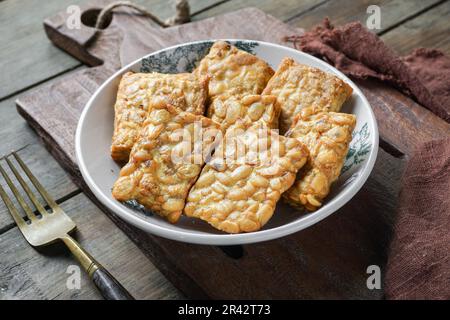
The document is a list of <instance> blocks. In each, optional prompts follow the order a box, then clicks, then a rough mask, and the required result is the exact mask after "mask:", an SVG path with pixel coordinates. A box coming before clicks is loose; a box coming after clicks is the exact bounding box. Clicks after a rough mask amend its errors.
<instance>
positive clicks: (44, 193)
mask: <svg viewBox="0 0 450 320" xmlns="http://www.w3.org/2000/svg"><path fill="white" fill-rule="evenodd" d="M12 155H13V156H14V158H16V160H17V162H18V163H19V165H20V167H21V168H22V169H23V171H24V172H25V173H26V174H27V176H28V178H29V179H30V181H31V182H32V183H33V185H34V186H35V187H36V189H37V190H38V191H39V193H40V194H41V196H42V198H44V200H45V201H47V203H48V205H49V206H50V208H52V209H53V210H56V209H58V208H59V206H58V204H57V203H56V201H55V200H53V198H52V197H51V196H50V195H49V194H48V193H47V191H46V190H45V188H44V187H43V186H42V185H41V184H40V182H39V181H38V180H37V179H36V177H35V176H34V175H33V174H32V173H31V171H30V169H28V167H27V166H26V164H25V163H24V162H23V161H22V159H21V158H20V157H19V155H18V154H17V153H16V152H15V151H14V152H13V153H12Z"/></svg>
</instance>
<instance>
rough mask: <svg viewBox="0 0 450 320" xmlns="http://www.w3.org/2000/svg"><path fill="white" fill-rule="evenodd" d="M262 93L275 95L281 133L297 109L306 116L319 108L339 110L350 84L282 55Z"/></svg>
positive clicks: (349, 90) (350, 92)
mask: <svg viewBox="0 0 450 320" xmlns="http://www.w3.org/2000/svg"><path fill="white" fill-rule="evenodd" d="M263 94H270V95H274V96H276V97H277V98H278V102H279V103H280V105H281V115H280V132H281V133H282V134H284V133H285V132H286V131H287V130H288V129H289V128H290V126H291V124H292V121H293V120H294V117H295V116H296V115H297V114H299V113H301V114H303V115H304V116H306V115H310V114H315V113H318V112H321V111H335V112H337V111H339V110H340V108H341V106H342V104H343V103H344V102H345V100H347V98H348V97H350V96H351V94H352V88H351V87H350V86H349V85H348V84H346V83H345V82H344V81H342V80H341V79H339V78H338V77H336V76H334V75H332V74H330V73H326V72H323V71H321V70H319V69H317V68H313V67H310V66H306V65H303V64H299V63H296V62H295V61H294V60H293V59H291V58H284V59H283V61H281V64H280V66H279V67H278V70H277V71H276V73H275V75H274V76H273V77H272V79H270V81H269V83H268V84H267V87H266V88H265V89H264V91H263Z"/></svg>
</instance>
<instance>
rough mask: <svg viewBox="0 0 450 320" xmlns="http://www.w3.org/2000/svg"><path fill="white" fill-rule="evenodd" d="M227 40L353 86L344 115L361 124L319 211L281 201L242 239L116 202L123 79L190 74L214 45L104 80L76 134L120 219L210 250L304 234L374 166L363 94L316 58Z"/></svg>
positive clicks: (183, 49) (180, 49) (95, 188)
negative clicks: (114, 143) (115, 153)
mask: <svg viewBox="0 0 450 320" xmlns="http://www.w3.org/2000/svg"><path fill="white" fill-rule="evenodd" d="M227 41H229V42H230V43H232V44H234V45H236V46H238V47H239V48H240V49H243V50H246V51H248V52H251V53H253V54H255V55H257V56H258V57H260V58H262V59H264V60H265V61H267V62H268V63H269V64H270V65H271V66H272V67H273V68H274V69H276V68H277V67H278V64H279V63H280V61H281V59H282V58H284V57H291V58H293V59H294V60H296V61H297V62H300V63H303V64H307V65H310V66H313V67H317V68H320V69H322V70H324V71H327V72H330V73H334V74H336V75H337V76H338V77H340V78H341V79H343V80H345V81H346V82H347V83H348V84H350V85H351V86H352V88H353V96H352V98H351V99H349V101H347V102H346V104H345V105H344V106H343V109H342V111H343V112H347V113H353V114H355V115H356V116H357V124H356V129H355V131H354V136H353V140H352V142H351V145H350V151H349V154H348V156H347V160H346V162H345V165H344V168H343V171H342V174H341V176H340V178H339V179H338V181H337V182H336V183H335V184H334V185H333V187H332V192H331V194H330V195H329V196H328V198H327V199H326V201H325V203H324V205H323V206H322V207H321V208H320V209H319V210H317V211H315V212H313V213H309V214H301V213H299V212H297V211H296V210H295V209H293V208H291V207H290V206H288V205H285V204H283V203H282V202H279V204H278V205H277V210H276V212H275V214H274V216H273V217H272V219H271V220H270V221H269V223H267V224H266V225H265V226H264V228H263V229H262V230H260V231H258V232H252V233H244V234H225V233H222V232H220V231H217V230H215V229H214V228H213V227H211V226H209V225H208V224H206V223H204V222H203V221H200V220H197V219H191V218H187V217H182V218H181V219H180V221H179V222H178V223H177V224H170V223H168V222H166V221H165V220H164V219H162V218H160V217H159V216H157V215H152V214H151V213H148V212H144V211H143V210H137V209H136V208H130V207H128V206H125V205H124V204H122V203H120V202H118V201H116V200H115V199H113V198H112V196H111V188H112V185H113V184H114V181H115V180H116V178H117V176H118V174H119V170H120V168H119V166H118V165H117V164H116V163H115V162H114V161H113V160H112V159H111V157H110V144H111V136H112V132H113V119H114V108H113V106H114V103H115V97H116V93H117V87H118V84H119V81H120V78H121V75H122V74H124V73H125V72H127V71H135V72H152V71H156V72H163V73H179V72H185V71H191V70H192V69H193V68H194V67H195V64H196V63H197V62H198V61H199V60H200V59H201V58H202V57H203V56H204V55H205V54H206V53H207V52H208V50H209V48H210V47H211V45H212V43H213V42H214V41H212V40H211V41H199V42H191V43H185V44H181V45H178V46H174V47H170V48H167V49H164V50H160V51H157V52H154V53H152V54H149V55H148V56H145V57H143V58H141V59H139V60H136V61H135V62H133V63H131V64H129V65H128V66H126V67H124V68H122V69H121V70H120V71H118V72H116V73H115V74H114V75H113V76H112V77H110V78H109V79H108V80H107V81H105V83H103V84H102V85H101V86H100V88H98V90H97V91H96V92H95V93H94V95H93V96H92V97H91V99H90V100H89V102H88V103H87V105H86V107H85V109H84V111H83V113H82V115H81V118H80V121H79V123H78V128H77V133H76V155H77V159H78V165H79V167H80V170H81V173H82V175H83V178H84V179H85V180H86V183H87V184H88V186H89V187H90V188H91V190H92V192H93V193H94V194H95V196H96V197H97V198H98V199H99V200H100V201H101V202H102V203H103V204H104V205H105V206H106V207H108V208H109V209H110V210H111V211H113V212H114V213H116V214H117V215H119V216H120V217H121V218H122V219H124V220H125V221H127V222H129V223H131V224H133V225H135V226H137V227H139V228H141V229H143V230H146V231H148V232H150V233H152V234H155V235H158V236H161V237H165V238H169V239H174V240H179V241H184V242H191V243H199V244H210V245H232V244H244V243H252V242H259V241H265V240H270V239H275V238H279V237H282V236H285V235H288V234H291V233H294V232H297V231H300V230H302V229H305V228H306V227H309V226H311V225H313V224H314V223H316V222H318V221H320V220H322V219H324V218H326V217H327V216H329V215H330V214H331V213H333V212H335V211H336V210H338V209H339V208H340V207H342V206H343V205H344V204H345V203H346V202H348V201H349V200H350V199H351V198H352V197H353V196H354V195H355V194H356V192H357V191H358V190H359V189H360V188H361V187H362V185H363V184H364V182H365V181H366V180H367V178H368V176H369V174H370V172H371V170H372V168H373V165H374V163H375V159H376V155H377V150H378V129H377V124H376V121H375V117H374V114H373V112H372V109H371V107H370V105H369V103H368V102H367V99H366V98H365V97H364V95H363V94H362V92H361V90H360V89H359V88H358V87H357V86H356V85H355V84H354V83H353V82H352V81H351V80H350V79H348V78H347V77H346V76H345V75H344V74H342V73H341V72H339V71H338V70H336V69H335V68H333V67H332V66H330V65H328V64H327V63H325V62H323V61H321V60H319V59H317V58H315V57H312V56H310V55H308V54H305V53H302V52H300V51H297V50H294V49H290V48H287V47H283V46H280V45H276V44H272V43H267V42H260V41H251V40H227Z"/></svg>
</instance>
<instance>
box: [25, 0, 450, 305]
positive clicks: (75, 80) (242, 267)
mask: <svg viewBox="0 0 450 320" xmlns="http://www.w3.org/2000/svg"><path fill="white" fill-rule="evenodd" d="M231 1H232V0H231ZM274 8H275V6H274ZM250 13H251V14H249V11H245V12H244V13H243V12H242V11H240V13H239V12H238V13H235V14H232V15H234V16H232V17H228V18H227V19H230V20H227V19H225V18H223V17H217V18H215V20H209V21H206V22H204V23H205V24H204V25H203V24H202V23H203V21H202V22H198V23H197V24H189V25H183V26H180V27H176V28H173V29H166V30H164V31H162V30H159V29H155V28H153V29H151V31H152V32H151V33H150V35H149V38H148V39H147V40H148V43H149V45H150V46H153V47H151V48H153V50H156V49H158V48H161V47H165V46H168V45H170V44H173V43H174V42H175V43H176V42H177V41H178V42H184V41H188V40H192V39H201V37H211V38H216V37H220V36H216V35H222V34H226V35H228V36H229V35H230V34H231V35H233V36H236V37H248V33H247V34H242V33H241V32H250V31H249V30H251V32H253V34H251V36H253V37H254V39H264V40H267V39H268V41H272V42H277V39H278V40H279V39H281V38H282V36H284V35H286V34H289V32H294V31H295V30H293V29H290V28H287V27H283V26H282V25H280V24H279V23H278V24H277V23H275V21H274V20H273V19H270V22H267V21H268V20H266V19H267V17H264V16H263V15H261V12H259V13H258V12H257V11H253V12H250ZM239 14H240V15H239ZM252 15H259V16H258V18H257V19H254V21H256V22H255V23H254V24H251V25H248V24H247V23H246V21H247V20H248V17H249V16H252ZM199 16H200V15H199ZM252 17H254V16H252ZM220 19H224V20H222V22H221V20H220ZM49 21H50V23H49V26H50V27H52V25H51V23H53V26H55V25H56V23H57V19H55V20H53V21H51V19H50V20H49ZM125 21H128V22H129V21H130V20H127V17H126V15H118V16H116V17H115V19H114V20H113V23H112V24H111V25H110V27H108V29H107V30H105V32H103V34H102V37H101V38H99V40H100V41H98V42H95V43H94V44H93V45H92V46H90V47H89V48H84V47H83V35H74V34H73V33H70V32H68V31H67V30H63V29H58V28H55V35H56V34H59V35H61V37H56V36H55V37H54V38H53V41H55V42H58V43H59V45H60V46H61V47H64V48H66V50H73V48H74V47H73V45H75V48H77V50H78V51H76V50H75V51H71V52H72V54H74V53H77V52H78V53H77V54H78V58H79V59H85V58H86V57H87V56H90V57H91V58H92V57H96V58H97V59H99V60H101V61H105V64H104V65H102V66H101V67H96V68H91V69H86V70H82V71H80V72H77V73H75V74H73V75H71V76H70V77H65V78H62V79H61V80H60V81H58V83H55V84H53V85H52V86H47V87H43V88H41V89H39V90H36V91H34V92H33V93H30V94H27V95H26V96H24V97H22V98H21V99H19V100H18V102H17V103H18V110H19V112H20V113H21V114H22V115H23V116H24V117H25V118H26V119H27V121H28V122H29V123H30V125H31V126H32V127H33V128H35V129H36V131H37V132H38V134H39V135H40V136H41V137H42V139H43V140H44V142H45V144H46V146H47V148H49V150H50V152H51V153H52V154H53V155H54V156H55V157H56V158H57V159H58V161H59V162H60V163H61V164H62V165H63V167H64V168H66V169H67V170H69V172H70V173H71V175H72V176H73V178H74V181H75V182H76V183H77V184H79V186H80V187H81V188H83V189H84V190H86V191H87V194H88V195H89V196H90V197H92V199H95V198H94V197H93V196H92V194H91V193H90V192H89V191H88V190H87V188H86V186H85V185H84V182H83V180H82V179H81V178H80V176H79V173H78V170H77V167H76V164H75V161H74V149H73V134H74V130H75V126H76V123H77V120H78V117H79V114H80V112H81V110H82V108H83V106H84V103H85V102H86V101H87V99H88V98H89V96H90V95H91V94H92V92H93V91H94V90H95V89H96V88H97V86H98V85H99V84H100V83H101V82H102V81H103V80H104V79H106V77H107V76H108V75H110V74H111V73H112V72H113V71H114V70H115V69H117V68H118V67H119V65H120V62H119V61H118V59H117V58H118V57H119V55H118V52H119V49H120V45H121V44H122V45H123V42H122V41H123V40H124V39H126V38H127V37H124V35H126V33H123V32H122V31H123V30H125V29H124V28H121V26H120V24H121V23H124V22H125ZM133 21H135V23H134V24H133V25H131V27H130V30H135V31H136V30H138V31H137V33H142V34H145V35H147V34H148V33H149V32H148V30H149V29H148V28H151V26H150V27H149V25H148V23H146V22H139V19H133ZM211 21H213V22H214V23H216V24H217V25H216V26H215V27H214V28H212V27H211V24H209V25H208V24H207V23H211ZM230 21H232V22H230ZM240 23H244V24H246V25H245V26H241V24H240ZM129 26H130V25H129ZM135 28H137V29H135ZM139 28H140V29H139ZM108 30H109V31H108ZM119 30H120V31H119ZM256 32H259V33H256ZM67 39H70V40H71V41H72V42H71V43H70V45H67V42H66V41H67ZM134 40H136V39H134ZM137 40H139V39H137ZM138 42H139V41H138ZM129 43H133V42H132V41H131V42H129ZM134 43H136V42H134ZM147 50H149V48H147ZM80 52H84V53H85V54H86V55H87V56H84V57H83V56H82V54H80ZM359 85H360V86H361V87H362V89H363V90H364V91H365V93H366V94H367V96H368V99H369V101H370V103H371V104H372V106H373V108H374V111H375V113H376V116H377V119H378V122H379V124H380V134H381V137H382V139H385V141H386V142H385V143H383V144H382V145H386V146H388V147H389V148H387V149H386V150H388V151H389V152H390V153H391V154H393V155H395V156H393V155H391V154H390V153H388V152H385V151H384V150H382V149H380V152H379V157H378V159H377V163H376V165H375V168H374V171H373V173H372V175H371V177H370V178H369V180H368V182H367V183H366V184H365V185H364V187H363V189H362V190H361V191H360V192H359V193H358V194H357V195H356V196H355V198H354V199H353V200H352V201H351V202H350V203H348V204H347V205H346V206H344V207H343V208H341V209H340V210H339V211H338V212H336V213H335V214H334V215H332V216H330V217H329V218H327V219H325V220H324V221H322V222H320V223H318V224H316V225H314V226H313V227H311V228H308V229H306V230H304V231H302V232H299V233H296V234H294V235H291V236H289V237H284V238H282V239H278V240H273V241H268V242H265V243H259V244H254V245H245V246H242V247H238V248H241V249H242V256H240V255H238V256H239V257H237V258H236V257H235V258H233V257H232V255H230V254H227V253H226V252H229V251H230V250H228V249H227V250H223V249H221V248H219V247H213V246H198V245H191V244H185V243H180V242H175V241H171V240H166V239H162V238H158V237H155V236H152V235H149V234H147V233H145V232H142V231H140V230H137V229H136V228H134V227H132V226H130V225H128V224H126V223H124V222H123V221H121V220H120V219H118V218H117V216H115V215H114V214H112V213H111V212H107V211H106V213H107V214H108V216H109V217H110V218H111V219H112V220H113V221H114V222H115V223H116V224H117V225H118V226H119V227H120V228H121V229H122V230H123V231H124V232H125V233H126V234H127V235H128V236H129V237H130V238H131V239H132V240H133V241H134V242H135V243H136V244H137V245H138V246H139V248H140V249H141V250H142V252H143V253H144V254H145V255H146V256H147V257H149V258H150V259H151V260H152V261H153V262H154V263H155V265H157V267H158V268H159V269H160V270H161V272H162V273H163V274H164V275H165V276H166V277H167V278H168V279H169V280H170V281H171V282H172V283H173V284H174V285H175V286H176V287H177V288H179V289H180V290H181V291H182V292H184V293H185V294H186V295H187V296H188V297H210V298H247V299H249V298H367V299H379V298H381V297H382V295H383V293H382V291H377V290H373V291H371V290H368V289H367V286H366V279H367V274H366V268H367V266H369V265H372V264H377V265H380V266H381V267H383V266H384V263H385V260H386V252H387V247H388V245H389V240H390V235H391V232H392V223H393V220H394V219H395V207H396V203H397V194H398V191H399V188H400V186H399V183H400V176H401V174H402V171H403V166H404V161H405V159H406V158H407V157H408V155H409V154H410V152H411V150H412V149H413V148H414V147H415V146H416V145H418V144H420V143H422V142H423V141H425V140H428V139H430V138H433V137H439V136H441V135H442V134H444V133H445V132H448V131H446V130H448V128H449V127H448V124H446V123H444V122H443V121H442V120H440V119H439V118H437V117H436V116H434V115H433V114H431V113H430V112H428V111H427V110H425V109H423V108H422V107H420V106H419V105H417V104H415V103H414V102H412V101H411V100H410V99H408V98H406V97H404V96H403V95H401V94H400V93H398V92H397V91H395V90H393V89H390V88H387V87H386V86H384V85H380V84H379V83H375V82H373V83H372V82H364V83H359ZM55 104H56V105H58V106H59V110H55V108H53V106H54V105H55ZM49 109H51V110H52V112H53V115H54V116H53V117H52V118H51V119H49V118H48V117H44V115H47V114H48V111H46V110H49ZM63 115H65V117H64V116H63ZM403 119H405V120H404V122H405V123H406V124H405V125H402V123H403ZM417 132H420V134H417ZM403 154H404V155H405V156H404V157H403V156H402V155H403ZM94 201H95V200H94ZM100 207H101V206H100ZM287 208H289V207H287ZM103 209H104V208H103ZM287 210H289V209H287ZM292 214H295V213H294V212H292ZM100 233H101V232H99V234H98V236H101V234H100ZM231 251H233V249H231ZM180 253H182V254H180ZM108 268H109V267H108ZM110 270H111V269H110ZM111 271H113V270H111ZM119 280H120V279H119ZM136 281H140V280H139V279H136ZM124 285H125V286H126V284H125V283H124ZM130 291H131V293H132V294H134V292H133V291H132V290H130Z"/></svg>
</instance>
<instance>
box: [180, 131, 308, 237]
mask: <svg viewBox="0 0 450 320" xmlns="http://www.w3.org/2000/svg"><path fill="white" fill-rule="evenodd" d="M266 136H268V139H266V140H264V139H265V137H266ZM256 146H260V147H258V148H256ZM255 148H256V149H255ZM220 150H222V152H219V151H220ZM238 150H241V152H239V151H238ZM307 154H308V152H307V149H306V146H304V145H303V144H302V143H301V142H299V141H298V140H297V139H291V138H286V137H283V136H279V135H278V134H277V133H276V132H275V131H273V130H270V129H269V128H267V127H266V126H265V125H264V124H262V123H258V124H255V125H254V126H252V127H250V128H248V129H247V126H246V125H245V124H243V123H240V122H238V123H236V124H235V125H233V126H232V127H230V128H229V129H228V131H227V133H226V135H225V139H224V140H222V142H221V144H220V145H219V147H218V148H217V149H216V153H215V154H214V157H213V159H212V161H211V162H209V163H208V164H206V165H205V167H204V168H203V170H202V172H201V175H200V177H199V179H198V180H197V182H196V183H195V184H194V186H193V187H192V189H191V191H190V192H189V196H188V199H187V202H186V207H185V209H184V213H185V214H186V215H187V216H189V217H196V218H200V219H202V220H205V221H207V222H208V223H209V224H211V225H212V226H213V227H215V228H217V229H219V230H222V231H225V232H228V233H239V232H252V231H257V230H259V229H260V228H261V227H262V226H264V225H265V224H266V223H267V221H268V220H269V219H270V218H271V217H272V215H273V212H274V210H275V206H276V203H277V201H278V200H279V199H280V196H281V194H282V193H283V192H284V191H286V190H287V189H288V188H289V187H290V186H291V185H292V184H293V182H294V180H295V176H296V173H297V171H298V170H299V168H301V167H302V166H303V165H304V164H305V162H306V159H307Z"/></svg>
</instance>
